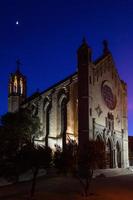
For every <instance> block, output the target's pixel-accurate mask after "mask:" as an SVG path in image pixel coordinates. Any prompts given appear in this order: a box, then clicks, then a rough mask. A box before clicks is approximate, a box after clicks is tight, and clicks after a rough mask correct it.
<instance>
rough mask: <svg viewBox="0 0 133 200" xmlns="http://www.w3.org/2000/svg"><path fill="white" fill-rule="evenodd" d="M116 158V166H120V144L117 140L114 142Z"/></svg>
mask: <svg viewBox="0 0 133 200" xmlns="http://www.w3.org/2000/svg"><path fill="white" fill-rule="evenodd" d="M116 160H117V166H118V167H119V168H121V145H120V143H119V142H118V141H117V142H116Z"/></svg>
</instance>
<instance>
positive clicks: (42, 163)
mask: <svg viewBox="0 0 133 200" xmlns="http://www.w3.org/2000/svg"><path fill="white" fill-rule="evenodd" d="M18 158H19V159H18V160H19V166H20V167H19V168H23V172H26V171H28V170H32V173H33V178H32V186H31V191H30V196H31V197H33V196H34V194H35V188H36V179H37V175H38V172H39V169H45V170H47V169H48V168H49V167H50V164H51V161H52V150H51V149H50V148H49V147H46V146H39V145H35V144H34V143H30V144H27V145H25V146H23V147H22V149H21V151H20V152H19V156H18Z"/></svg>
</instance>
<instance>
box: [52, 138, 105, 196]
mask: <svg viewBox="0 0 133 200" xmlns="http://www.w3.org/2000/svg"><path fill="white" fill-rule="evenodd" d="M103 150H104V148H103V143H101V142H100V141H93V140H90V141H89V142H88V146H87V149H85V153H84V157H82V159H80V163H79V160H78V145H77V144H76V142H75V141H73V140H69V142H68V143H67V144H66V150H65V152H62V151H61V148H60V147H59V146H56V151H55V154H54V164H55V167H56V168H57V169H58V171H59V172H61V173H65V174H66V173H69V174H72V175H74V177H76V178H77V179H78V180H79V181H80V184H81V186H82V188H83V195H84V196H88V191H89V188H90V184H91V181H92V177H93V171H94V169H96V168H99V166H100V167H101V166H104V165H105V164H104V162H105V152H104V151H103Z"/></svg>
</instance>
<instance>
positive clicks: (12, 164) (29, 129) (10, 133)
mask: <svg viewBox="0 0 133 200" xmlns="http://www.w3.org/2000/svg"><path fill="white" fill-rule="evenodd" d="M40 134H41V131H40V121H39V118H38V117H33V116H32V113H31V112H30V111H29V110H28V109H20V110H19V111H18V112H15V113H6V114H5V115H3V116H2V117H1V127H0V175H1V176H4V177H5V178H8V179H12V177H13V176H16V177H18V176H19V174H20V173H21V168H20V167H19V161H18V160H19V154H20V151H21V149H22V148H23V146H25V145H27V144H30V143H32V142H33V140H34V138H35V137H38V136H39V135H40Z"/></svg>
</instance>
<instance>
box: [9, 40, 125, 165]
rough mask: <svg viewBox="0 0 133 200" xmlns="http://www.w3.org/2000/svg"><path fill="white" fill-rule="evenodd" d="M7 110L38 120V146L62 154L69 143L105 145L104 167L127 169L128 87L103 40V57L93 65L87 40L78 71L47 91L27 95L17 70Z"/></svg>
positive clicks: (80, 57) (81, 53) (84, 145)
mask: <svg viewBox="0 0 133 200" xmlns="http://www.w3.org/2000/svg"><path fill="white" fill-rule="evenodd" d="M8 87H9V88H8V91H9V92H8V111H9V112H15V111H17V110H18V109H19V108H20V107H23V108H26V107H29V108H30V109H31V110H32V112H33V113H34V115H38V116H39V118H40V121H41V124H42V131H43V135H42V136H41V137H40V138H39V139H38V140H37V141H36V142H37V143H39V144H45V145H48V146H50V147H51V148H52V149H54V148H55V145H59V146H60V147H61V148H62V149H63V148H64V146H65V144H66V143H67V141H69V139H73V140H75V141H76V142H77V143H78V144H79V148H80V151H81V154H82V153H83V152H84V151H85V148H86V141H88V139H89V140H98V141H100V142H102V143H103V144H104V149H105V153H106V168H118V167H123V168H126V167H128V166H129V159H128V116H127V85H126V83H125V82H124V81H123V80H121V78H120V76H119V74H118V71H117V69H116V67H115V64H114V61H113V57H112V54H111V52H110V50H109V48H108V43H107V41H103V52H102V55H101V56H99V57H98V58H97V59H96V60H92V49H91V47H90V46H89V45H88V44H87V42H86V41H85V39H83V42H82V44H81V46H80V47H79V48H78V50H77V72H75V73H74V74H71V75H70V76H69V77H66V78H65V79H64V80H61V81H60V82H58V83H56V84H55V85H53V86H51V87H49V88H48V89H46V90H45V91H42V92H36V93H34V94H33V95H32V96H30V97H27V96H26V90H27V86H26V77H25V76H24V75H23V74H22V73H21V72H20V70H19V68H18V69H17V70H16V72H15V73H12V74H11V75H10V79H9V85H8Z"/></svg>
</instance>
